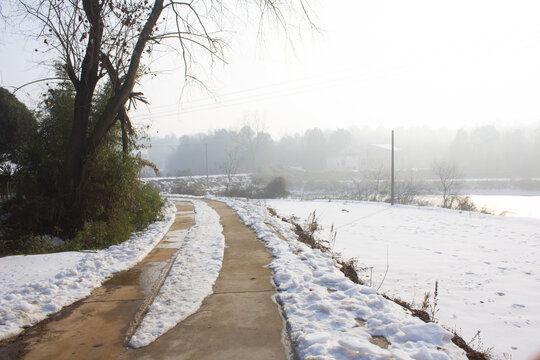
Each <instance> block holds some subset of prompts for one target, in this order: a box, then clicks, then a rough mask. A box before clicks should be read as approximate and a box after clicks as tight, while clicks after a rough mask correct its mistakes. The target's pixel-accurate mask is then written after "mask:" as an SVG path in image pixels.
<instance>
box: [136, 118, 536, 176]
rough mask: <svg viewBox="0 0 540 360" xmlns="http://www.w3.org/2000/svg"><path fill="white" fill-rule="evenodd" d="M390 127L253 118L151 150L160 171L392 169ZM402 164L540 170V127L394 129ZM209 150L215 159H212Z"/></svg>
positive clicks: (412, 168) (423, 170) (424, 169)
mask: <svg viewBox="0 0 540 360" xmlns="http://www.w3.org/2000/svg"><path fill="white" fill-rule="evenodd" d="M390 137H391V131H390V130H388V129H385V128H382V127H379V128H369V127H365V128H349V129H338V130H321V129H319V128H312V129H308V130H305V131H304V132H303V133H297V134H292V135H286V136H283V137H281V138H279V139H275V138H273V137H272V136H271V135H270V134H269V133H268V132H266V131H264V130H257V129H254V128H252V127H251V126H249V125H246V126H244V127H242V128H240V129H236V130H234V129H219V130H215V131H211V132H208V133H205V134H203V133H199V134H193V135H184V136H181V137H176V136H174V135H168V136H166V137H155V138H151V139H150V141H149V143H151V146H150V147H149V148H148V149H147V154H146V157H148V159H149V160H150V161H152V162H154V163H155V164H156V165H157V166H158V167H159V168H160V171H161V173H160V175H161V176H182V175H183V176H186V175H204V174H206V172H207V169H206V166H207V164H208V174H225V173H230V172H231V171H233V172H235V173H257V172H264V171H272V172H280V171H286V170H287V169H296V170H300V171H308V172H318V173H324V172H336V171H338V172H350V173H352V174H357V175H360V174H362V173H366V172H373V171H387V170H388V169H389V167H390V150H389V149H390V148H389V144H390ZM395 146H396V169H397V170H398V171H401V172H407V171H408V172H410V173H412V174H414V176H415V177H416V178H418V179H429V178H433V177H434V176H435V174H434V173H433V167H434V164H435V163H441V162H444V163H447V164H452V166H455V168H456V169H457V170H458V173H459V175H460V177H462V178H510V179H517V178H536V177H540V163H539V162H538V161H537V159H538V158H539V156H540V128H537V129H536V130H534V131H525V130H499V129H498V128H496V127H495V126H482V127H476V128H471V129H458V130H451V129H433V128H430V127H426V126H424V127H408V128H402V129H397V130H396V131H395ZM207 158H208V161H206V159H207Z"/></svg>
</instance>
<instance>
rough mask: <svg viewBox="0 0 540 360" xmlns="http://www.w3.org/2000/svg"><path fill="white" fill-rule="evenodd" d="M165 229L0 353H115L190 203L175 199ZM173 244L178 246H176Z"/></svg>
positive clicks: (158, 278) (167, 257) (163, 267)
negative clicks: (133, 260)
mask: <svg viewBox="0 0 540 360" xmlns="http://www.w3.org/2000/svg"><path fill="white" fill-rule="evenodd" d="M176 207H177V210H178V212H177V215H176V219H175V222H174V223H173V225H172V226H171V228H170V230H169V232H168V233H167V235H166V236H165V237H164V238H163V240H162V241H161V242H160V243H159V244H158V245H157V246H156V248H154V249H153V250H152V251H151V252H150V254H149V255H148V256H147V257H146V258H145V259H144V260H142V261H141V262H140V263H139V264H137V265H136V266H135V267H133V268H131V269H130V270H127V271H124V272H121V273H118V274H116V275H114V276H113V277H112V278H111V279H109V280H108V281H106V282H105V283H104V284H103V285H102V286H101V287H99V288H97V289H95V290H94V291H93V292H92V294H90V296H88V297H87V298H85V299H83V300H80V301H78V302H76V303H74V304H72V305H70V306H68V307H66V308H64V309H62V310H61V311H60V312H58V313H57V314H55V315H52V316H51V317H49V318H48V319H46V320H44V321H42V322H40V323H38V324H37V325H35V326H33V327H31V328H29V329H27V330H26V331H24V332H23V333H22V334H21V335H19V336H17V337H16V338H14V339H12V340H10V341H8V342H4V343H2V347H0V359H58V360H61V359H116V358H118V356H119V355H120V354H121V352H122V351H123V350H124V344H125V340H126V336H129V335H130V334H131V333H132V332H133V330H134V327H135V325H136V322H137V321H138V320H140V317H141V315H142V313H143V312H144V310H145V308H146V306H147V305H148V304H149V303H151V301H152V300H153V295H154V294H155V292H156V290H157V289H158V288H159V286H160V283H161V282H162V280H163V278H164V276H165V275H166V273H167V270H168V268H169V267H170V265H171V264H172V260H173V259H174V255H175V253H176V251H177V250H178V246H179V244H178V243H176V242H175V241H174V240H175V239H177V238H178V236H174V235H175V233H176V235H178V232H179V231H184V232H185V231H187V229H189V228H190V227H191V226H193V224H194V223H193V219H194V216H193V205H192V203H190V202H177V203H176ZM177 245H178V246H177Z"/></svg>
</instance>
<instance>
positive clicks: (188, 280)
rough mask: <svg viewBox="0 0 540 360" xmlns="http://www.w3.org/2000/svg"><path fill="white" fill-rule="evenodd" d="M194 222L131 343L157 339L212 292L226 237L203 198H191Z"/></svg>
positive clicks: (198, 305)
mask: <svg viewBox="0 0 540 360" xmlns="http://www.w3.org/2000/svg"><path fill="white" fill-rule="evenodd" d="M193 204H194V206H195V225H194V226H193V227H192V228H191V229H190V230H189V231H188V233H187V235H186V237H185V239H184V242H183V244H182V247H181V248H180V250H179V251H178V253H177V255H176V258H175V260H174V264H173V266H172V267H171V270H170V272H169V274H168V275H167V278H166V279H165V282H164V283H163V286H162V287H161V289H160V290H159V292H158V295H157V296H156V298H155V300H154V302H153V303H152V305H150V307H149V308H148V312H147V313H146V315H145V316H144V318H143V320H142V322H141V324H140V325H139V327H138V328H137V331H136V332H135V334H134V335H133V337H132V338H131V340H130V345H131V346H133V347H135V348H139V347H142V346H146V345H148V344H150V343H152V342H153V341H154V340H156V339H157V338H158V337H159V336H161V335H163V334H164V333H166V332H167V331H168V330H170V329H171V328H173V327H174V326H176V324H178V323H179V322H180V321H182V320H184V319H185V318H186V317H188V316H189V315H191V314H193V313H194V312H196V311H197V310H198V309H199V308H200V306H201V304H202V301H203V300H204V298H206V297H207V296H208V295H210V294H212V286H213V285H214V283H215V281H216V279H217V277H218V275H219V270H220V269H221V264H222V262H223V252H224V248H225V237H224V236H223V234H222V233H221V232H222V230H223V227H222V226H221V224H220V222H219V220H220V218H219V215H218V214H217V213H216V212H215V211H214V210H212V208H210V206H208V205H207V204H206V203H205V202H204V201H200V200H193Z"/></svg>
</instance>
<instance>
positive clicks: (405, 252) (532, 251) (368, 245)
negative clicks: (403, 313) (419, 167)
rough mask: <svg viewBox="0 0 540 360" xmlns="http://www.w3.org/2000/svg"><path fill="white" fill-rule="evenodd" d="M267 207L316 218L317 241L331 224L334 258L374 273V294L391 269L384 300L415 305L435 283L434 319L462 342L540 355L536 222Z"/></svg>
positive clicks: (374, 209) (419, 211)
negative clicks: (320, 228)
mask: <svg viewBox="0 0 540 360" xmlns="http://www.w3.org/2000/svg"><path fill="white" fill-rule="evenodd" d="M266 204H267V205H268V206H271V207H273V208H275V209H276V210H277V211H278V213H279V214H280V215H283V216H290V215H295V216H298V217H300V218H306V217H307V216H308V214H309V213H310V212H312V211H313V210H317V216H318V218H319V223H320V224H321V225H322V226H323V227H324V230H323V231H322V232H321V233H320V237H321V238H323V239H328V237H329V230H330V227H331V225H332V224H333V225H334V230H336V231H337V238H336V243H335V250H336V251H338V252H341V253H342V254H343V255H344V257H357V258H358V260H359V265H362V266H366V267H373V282H374V283H375V285H376V286H378V285H379V284H380V283H381V281H382V278H383V276H384V272H385V270H386V266H387V264H388V266H389V271H388V275H387V276H386V279H385V281H384V283H383V285H382V287H381V291H382V292H385V293H387V294H389V295H393V296H399V297H401V298H402V299H403V300H406V301H409V302H411V301H414V302H415V303H416V304H418V303H419V302H421V301H422V298H423V295H424V293H425V292H427V291H431V292H432V293H433V287H434V283H435V281H436V280H437V281H438V283H439V312H438V313H437V318H438V319H439V322H440V323H441V324H444V325H445V326H448V327H450V328H456V329H457V330H458V332H461V334H462V336H463V338H464V339H465V340H466V341H468V340H469V339H471V338H472V337H473V336H474V334H475V333H476V332H477V330H480V331H481V340H482V342H483V344H484V346H485V347H491V346H493V347H494V349H493V352H494V353H495V354H496V355H498V356H501V357H502V356H504V355H503V353H506V354H509V355H511V357H512V359H513V360H529V359H531V358H532V357H533V356H534V355H538V354H539V353H540V341H539V340H538V339H539V337H538V334H539V332H540V220H537V219H524V218H509V217H497V216H490V215H483V214H478V213H467V212H463V213H460V212H458V211H452V210H445V209H439V208H428V207H413V206H394V207H390V206H389V205H388V204H383V203H367V202H343V201H332V202H329V201H287V200H272V201H266ZM387 256H388V261H387ZM365 274H366V275H368V276H369V271H367V272H366V273H365Z"/></svg>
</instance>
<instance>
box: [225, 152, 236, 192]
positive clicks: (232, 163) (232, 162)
mask: <svg viewBox="0 0 540 360" xmlns="http://www.w3.org/2000/svg"><path fill="white" fill-rule="evenodd" d="M225 154H226V155H227V160H226V161H225V162H224V163H223V165H222V169H223V171H224V172H225V175H227V187H226V189H225V193H226V194H227V193H229V190H230V189H231V184H232V180H233V178H234V175H236V171H237V170H238V148H237V147H235V148H233V149H229V150H225Z"/></svg>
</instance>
